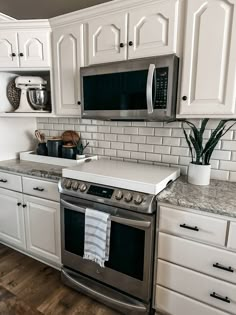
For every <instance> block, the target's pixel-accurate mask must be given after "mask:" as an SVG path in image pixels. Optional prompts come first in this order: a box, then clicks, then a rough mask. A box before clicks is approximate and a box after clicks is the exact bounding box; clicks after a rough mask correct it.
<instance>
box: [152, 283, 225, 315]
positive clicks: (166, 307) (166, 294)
mask: <svg viewBox="0 0 236 315" xmlns="http://www.w3.org/2000/svg"><path fill="white" fill-rule="evenodd" d="M155 304H156V306H157V308H158V309H159V310H160V311H164V312H167V313H168V314H171V315H185V314H189V315H190V314H191V315H200V314H202V315H228V313H225V312H222V311H220V310H217V309H215V308H214V307H211V306H208V305H206V304H203V303H200V302H198V301H195V300H193V299H190V298H188V297H186V296H184V295H181V294H179V293H176V292H173V291H171V290H168V289H165V288H162V287H160V286H156V301H155Z"/></svg>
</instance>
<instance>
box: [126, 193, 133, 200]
mask: <svg viewBox="0 0 236 315" xmlns="http://www.w3.org/2000/svg"><path fill="white" fill-rule="evenodd" d="M132 199H133V196H132V195H131V193H128V194H126V195H125V201H126V202H130V201H132Z"/></svg>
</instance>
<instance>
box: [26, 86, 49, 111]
mask: <svg viewBox="0 0 236 315" xmlns="http://www.w3.org/2000/svg"><path fill="white" fill-rule="evenodd" d="M28 100H29V103H30V105H31V107H32V108H33V109H34V110H46V109H47V102H48V92H47V91H46V90H45V89H29V90H28Z"/></svg>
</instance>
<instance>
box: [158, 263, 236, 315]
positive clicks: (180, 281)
mask: <svg viewBox="0 0 236 315" xmlns="http://www.w3.org/2000/svg"><path fill="white" fill-rule="evenodd" d="M157 268H158V269H157V271H158V272H157V283H158V285H161V286H163V287H166V288H168V289H171V290H174V291H176V292H178V293H181V294H184V295H187V296H189V297H190V298H193V299H196V300H199V301H200V302H205V303H207V304H209V305H211V306H213V307H217V308H219V309H221V310H223V311H226V312H231V313H232V314H236V286H235V285H234V284H230V283H228V282H225V281H222V280H218V279H215V278H212V277H209V276H205V275H203V274H201V273H198V272H195V271H191V270H189V269H186V268H183V267H180V266H177V265H174V264H171V263H167V262H165V261H163V260H160V259H159V260H158V266H157ZM212 295H213V296H212ZM226 297H227V298H226ZM221 299H222V300H221ZM184 314H187V313H184Z"/></svg>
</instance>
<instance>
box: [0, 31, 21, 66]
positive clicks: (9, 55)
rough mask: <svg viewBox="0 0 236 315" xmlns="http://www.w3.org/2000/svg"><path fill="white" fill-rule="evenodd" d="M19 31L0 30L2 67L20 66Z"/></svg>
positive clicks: (0, 60)
mask: <svg viewBox="0 0 236 315" xmlns="http://www.w3.org/2000/svg"><path fill="white" fill-rule="evenodd" d="M17 53H18V47H17V33H16V32H11V31H9V32H8V31H0V67H6V68H17V67H18V57H17Z"/></svg>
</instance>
